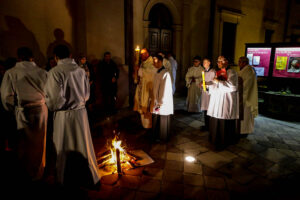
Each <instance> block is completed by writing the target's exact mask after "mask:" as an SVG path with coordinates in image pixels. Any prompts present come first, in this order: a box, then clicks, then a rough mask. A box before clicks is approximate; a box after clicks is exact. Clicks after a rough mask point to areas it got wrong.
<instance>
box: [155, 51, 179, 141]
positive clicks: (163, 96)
mask: <svg viewBox="0 0 300 200" xmlns="http://www.w3.org/2000/svg"><path fill="white" fill-rule="evenodd" d="M153 63H154V66H155V67H156V69H157V72H156V73H155V75H154V81H153V110H152V113H153V135H154V137H155V138H159V139H160V140H162V141H166V140H167V139H168V137H169V136H170V129H171V118H170V115H172V114H173V110H174V109H173V93H172V80H171V75H170V73H169V71H168V70H167V69H166V68H165V67H164V66H163V57H162V56H160V55H157V56H155V57H154V58H153Z"/></svg>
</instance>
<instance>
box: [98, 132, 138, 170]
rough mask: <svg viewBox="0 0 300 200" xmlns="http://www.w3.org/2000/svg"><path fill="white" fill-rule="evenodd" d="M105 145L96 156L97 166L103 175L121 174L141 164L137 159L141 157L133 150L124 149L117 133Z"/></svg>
mask: <svg viewBox="0 0 300 200" xmlns="http://www.w3.org/2000/svg"><path fill="white" fill-rule="evenodd" d="M107 146H108V149H107V150H106V151H105V152H103V153H101V154H100V155H98V156H97V162H98V167H99V169H100V171H101V172H102V173H103V175H107V174H114V173H119V174H121V173H122V172H123V171H124V170H130V169H133V168H136V167H140V166H142V164H141V163H140V162H139V161H141V160H143V158H142V157H140V156H138V155H136V154H135V153H134V151H132V152H131V151H128V150H127V151H126V150H125V146H123V145H122V141H121V140H120V139H119V137H118V136H117V135H116V136H115V137H114V139H113V140H112V141H111V142H110V143H109V144H108V145H107Z"/></svg>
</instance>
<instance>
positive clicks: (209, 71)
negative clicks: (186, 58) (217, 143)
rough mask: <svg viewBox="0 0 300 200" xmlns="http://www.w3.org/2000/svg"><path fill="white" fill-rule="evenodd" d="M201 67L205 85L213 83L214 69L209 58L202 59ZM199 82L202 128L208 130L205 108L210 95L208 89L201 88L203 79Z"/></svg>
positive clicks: (207, 117)
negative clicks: (202, 114) (202, 116)
mask: <svg viewBox="0 0 300 200" xmlns="http://www.w3.org/2000/svg"><path fill="white" fill-rule="evenodd" d="M203 67H204V80H205V85H211V84H213V79H214V78H215V76H216V71H215V70H214V69H213V68H212V67H211V65H210V60H209V59H208V58H204V59H203ZM200 84H201V93H202V94H201V111H203V113H204V122H205V125H204V128H203V129H204V130H208V128H209V116H208V115H207V109H208V104H209V98H210V95H209V93H208V91H207V90H206V91H204V90H203V81H202V82H201V83H200Z"/></svg>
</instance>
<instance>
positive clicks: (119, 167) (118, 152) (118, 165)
mask: <svg viewBox="0 0 300 200" xmlns="http://www.w3.org/2000/svg"><path fill="white" fill-rule="evenodd" d="M116 158H117V171H118V174H121V173H122V168H121V160H120V150H119V149H118V148H117V149H116Z"/></svg>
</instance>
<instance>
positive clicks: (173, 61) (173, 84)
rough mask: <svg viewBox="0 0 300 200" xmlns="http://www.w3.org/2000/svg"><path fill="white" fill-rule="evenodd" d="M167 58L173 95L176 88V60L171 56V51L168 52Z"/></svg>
mask: <svg viewBox="0 0 300 200" xmlns="http://www.w3.org/2000/svg"><path fill="white" fill-rule="evenodd" d="M167 58H168V60H169V61H170V63H171V69H172V73H171V78H172V90H173V95H174V93H175V90H176V86H175V83H176V73H177V61H176V60H175V58H174V57H173V55H172V54H171V53H168V55H167Z"/></svg>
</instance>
